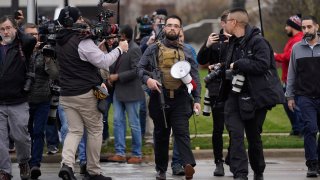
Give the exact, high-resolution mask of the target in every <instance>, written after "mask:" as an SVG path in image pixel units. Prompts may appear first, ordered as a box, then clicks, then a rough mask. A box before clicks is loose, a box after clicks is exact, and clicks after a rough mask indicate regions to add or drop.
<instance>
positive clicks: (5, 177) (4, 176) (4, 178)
mask: <svg viewBox="0 0 320 180" xmlns="http://www.w3.org/2000/svg"><path fill="white" fill-rule="evenodd" d="M0 179H1V180H11V175H10V174H8V173H6V172H4V171H2V170H0Z"/></svg>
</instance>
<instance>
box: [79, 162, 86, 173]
mask: <svg viewBox="0 0 320 180" xmlns="http://www.w3.org/2000/svg"><path fill="white" fill-rule="evenodd" d="M86 173H87V164H86V163H83V164H80V174H82V175H84V174H86Z"/></svg>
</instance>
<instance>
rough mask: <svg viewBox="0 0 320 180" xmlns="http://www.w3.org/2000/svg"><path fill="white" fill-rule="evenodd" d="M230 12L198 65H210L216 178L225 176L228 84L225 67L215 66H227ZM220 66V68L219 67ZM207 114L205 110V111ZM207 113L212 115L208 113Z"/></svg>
mask: <svg viewBox="0 0 320 180" xmlns="http://www.w3.org/2000/svg"><path fill="white" fill-rule="evenodd" d="M228 13H229V11H224V12H223V13H222V15H221V22H220V26H221V27H222V29H221V30H220V33H219V34H215V33H211V34H210V35H209V37H208V40H207V41H206V42H205V43H204V44H203V46H202V47H201V49H200V50H199V53H198V57H197V60H198V63H199V64H200V65H207V64H209V69H210V68H211V70H209V74H208V75H207V77H206V78H205V79H206V81H205V83H206V88H207V89H208V91H209V100H210V106H211V111H212V118H213V131H212V146H213V154H214V158H215V161H214V162H215V164H216V169H215V171H214V173H213V175H214V176H224V168H223V162H224V160H223V154H222V151H223V138H222V134H223V130H224V103H225V101H226V98H227V93H226V91H225V90H226V89H227V87H226V86H227V85H228V84H227V82H226V80H225V79H224V78H223V70H222V69H225V67H219V68H218V69H214V68H213V67H214V65H217V64H219V65H221V64H225V60H226V56H227V45H228V42H227V37H229V36H230V35H226V33H225V30H224V27H225V24H226V19H227V16H228ZM219 37H226V39H219ZM219 65H218V66H219ZM204 112H205V109H204ZM207 113H210V111H209V112H207ZM208 115H209V114H208Z"/></svg>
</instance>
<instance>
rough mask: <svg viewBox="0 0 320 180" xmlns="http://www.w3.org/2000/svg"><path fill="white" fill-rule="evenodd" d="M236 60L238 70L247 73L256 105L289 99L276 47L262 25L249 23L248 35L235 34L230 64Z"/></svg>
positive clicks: (250, 91)
mask: <svg viewBox="0 0 320 180" xmlns="http://www.w3.org/2000/svg"><path fill="white" fill-rule="evenodd" d="M232 62H234V70H237V71H239V72H242V73H244V75H245V78H246V80H245V85H246V86H247V87H244V88H246V90H247V92H248V93H249V94H250V95H251V96H252V97H253V99H254V101H255V104H256V108H271V107H273V106H275V105H276V104H280V103H284V102H285V98H284V93H283V89H282V86H281V83H280V79H279V77H278V73H277V69H276V63H275V59H274V56H273V50H272V47H271V46H270V44H269V42H268V41H267V40H265V39H264V38H263V37H262V36H261V35H260V30H259V29H258V28H255V27H250V26H247V27H246V29H245V36H244V37H242V38H236V37H233V38H231V40H230V44H229V50H228V57H227V66H229V64H230V63H232Z"/></svg>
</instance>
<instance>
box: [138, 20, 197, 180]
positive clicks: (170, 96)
mask: <svg viewBox="0 0 320 180" xmlns="http://www.w3.org/2000/svg"><path fill="white" fill-rule="evenodd" d="M181 28H182V21H181V18H180V17H178V16H176V15H172V16H169V17H167V19H166V21H165V27H164V33H165V38H164V39H163V40H162V41H159V42H157V43H155V44H153V45H150V46H149V47H148V48H147V49H146V51H145V52H144V54H143V56H142V58H141V60H140V62H139V64H138V73H139V76H140V78H141V80H142V82H143V83H145V84H146V85H147V86H148V88H149V89H151V94H150V103H149V111H150V117H151V118H152V119H153V122H154V141H155V143H154V144H155V146H154V149H155V163H156V170H157V177H156V179H166V171H167V167H168V150H169V138H170V131H171V128H172V130H173V134H174V137H175V141H176V143H177V147H178V151H179V154H180V157H181V159H182V161H183V166H184V171H185V177H186V179H192V178H193V174H194V173H195V171H194V168H193V167H194V166H195V165H196V162H195V159H194V156H193V154H192V151H191V147H190V135H189V118H190V116H191V115H192V114H193V110H194V111H198V112H200V108H201V107H200V91H201V86H200V81H199V73H198V69H197V64H196V63H195V60H194V59H193V57H192V54H191V52H190V50H188V49H187V48H185V47H183V45H181V44H180V43H179V33H180V31H181ZM180 61H187V62H188V63H190V65H191V67H190V78H191V79H192V80H191V79H189V78H188V79H187V81H185V79H180V78H184V77H186V75H187V76H188V74H189V73H188V72H187V71H188V68H187V69H184V68H179V67H178V68H177V69H178V70H179V69H180V70H181V71H182V70H184V71H186V72H187V73H182V74H183V75H179V76H178V75H177V74H174V73H171V68H172V66H173V65H174V64H175V63H177V62H180ZM188 63H187V64H188ZM184 65H186V64H184V63H183V64H182V66H184ZM186 66H188V65H186ZM150 70H152V72H153V73H150V72H148V71H150ZM175 75H177V76H176V77H173V76H175ZM176 78H178V79H176ZM192 82H195V83H192ZM190 83H191V84H190ZM191 86H192V91H191V95H192V97H193V98H194V99H192V98H191V96H190V94H189V92H188V87H189V89H190V87H191ZM193 100H194V103H193Z"/></svg>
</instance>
